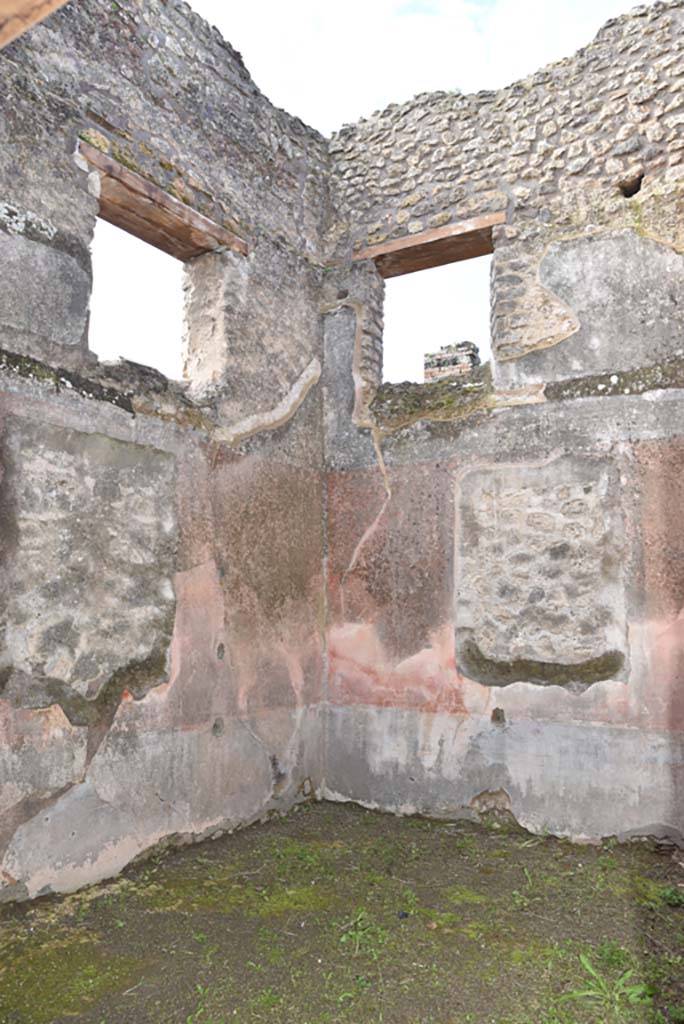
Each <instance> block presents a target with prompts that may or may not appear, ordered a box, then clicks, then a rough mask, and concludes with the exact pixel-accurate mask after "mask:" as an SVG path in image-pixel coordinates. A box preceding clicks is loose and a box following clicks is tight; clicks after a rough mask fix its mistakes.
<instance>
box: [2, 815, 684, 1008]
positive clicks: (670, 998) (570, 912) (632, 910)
mask: <svg viewBox="0 0 684 1024" xmlns="http://www.w3.org/2000/svg"><path fill="white" fill-rule="evenodd" d="M679 857H680V858H681V854H680V855H679ZM582 993H584V994H582ZM683 1020H684V874H683V873H682V870H681V868H680V867H678V866H677V863H676V858H673V857H672V856H670V855H667V856H663V855H662V853H659V852H658V851H657V850H656V849H655V848H654V847H653V846H651V845H650V844H648V843H634V844H630V845H618V844H616V843H612V842H607V843H604V844H603V845H602V846H598V847H573V846H571V845H570V844H568V843H565V842H561V841H558V840H554V839H550V838H545V837H539V836H530V835H529V834H527V833H525V832H524V831H522V830H521V829H519V828H518V827H517V826H515V825H514V824H512V823H511V822H510V820H509V819H506V818H504V817H499V818H492V819H490V820H489V821H488V822H487V823H486V824H485V825H474V824H472V823H466V822H453V823H448V822H430V821H426V820H424V819H397V818H392V817H389V816H383V815H380V814H376V813H373V812H368V811H364V810H361V809H360V808H357V807H353V806H339V805H317V806H313V805H312V806H307V807H303V808H301V809H300V810H299V811H298V812H297V813H296V814H292V815H290V816H289V817H287V818H284V819H277V820H273V821H271V822H269V823H268V824H266V825H262V826H259V827H255V828H253V829H248V830H246V831H245V832H242V833H240V834H239V835H236V836H232V837H225V838H223V839H221V840H218V841H216V842H213V843H212V842H209V843H204V844H202V845H200V846H196V847H189V848H185V849H183V850H176V851H169V852H167V853H165V854H161V855H159V856H158V857H155V858H154V859H152V860H150V861H148V862H146V863H145V864H142V865H139V866H137V867H134V868H132V869H130V870H128V871H127V872H125V874H124V876H123V877H122V878H120V879H118V880H116V881H115V882H112V883H109V884H105V885H102V886H98V887H94V888H92V889H90V890H88V891H86V892H84V893H81V894H77V895H75V896H71V897H67V898H64V899H57V898H49V899H45V900H40V901H38V902H36V903H34V904H24V905H21V906H18V907H16V908H5V909H4V911H3V912H2V916H1V917H0V1021H2V1024H57V1022H59V1024H66V1022H67V1021H69V1022H76V1024H134V1022H135V1024H229V1022H234V1021H237V1022H240V1024H246V1022H252V1021H267V1022H273V1024H279V1022H283V1024H284V1022H287V1024H292V1022H296V1024H336V1022H354V1024H359V1022H361V1024H365V1022H369V1024H374V1022H378V1024H380V1022H383V1024H390V1022H391V1024H493V1022H496V1024H616V1022H649V1024H674V1022H677V1021H680V1022H681V1021H683Z"/></svg>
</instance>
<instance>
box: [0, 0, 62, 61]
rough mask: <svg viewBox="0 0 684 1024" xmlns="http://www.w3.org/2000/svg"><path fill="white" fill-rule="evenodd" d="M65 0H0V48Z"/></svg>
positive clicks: (45, 16)
mask: <svg viewBox="0 0 684 1024" xmlns="http://www.w3.org/2000/svg"><path fill="white" fill-rule="evenodd" d="M66 2H67V0H0V50H1V49H2V48H3V46H7V44H8V43H11V42H12V40H13V39H16V38H17V36H20V35H22V33H24V32H26V31H27V30H28V29H30V28H31V27H32V26H33V25H35V24H36V23H37V22H39V21H42V20H43V18H47V16H48V14H52V12H53V11H56V10H57V9H58V8H59V7H64V4H65V3H66Z"/></svg>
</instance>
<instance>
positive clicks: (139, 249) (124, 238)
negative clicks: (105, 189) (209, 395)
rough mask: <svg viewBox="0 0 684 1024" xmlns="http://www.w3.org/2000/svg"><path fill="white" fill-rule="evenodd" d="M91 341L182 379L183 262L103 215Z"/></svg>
mask: <svg viewBox="0 0 684 1024" xmlns="http://www.w3.org/2000/svg"><path fill="white" fill-rule="evenodd" d="M92 258H93V291H92V297H91V301H90V330H89V345H90V349H91V351H92V352H94V353H95V354H96V355H97V356H98V358H99V359H102V360H114V359H118V358H120V357H121V358H124V359H129V360H131V361H132V362H135V363H142V364H143V365H145V366H151V367H154V369H156V370H159V371H160V372H161V373H163V374H164V376H166V377H170V378H172V379H175V380H178V379H180V377H181V376H182V373H183V357H182V349H181V340H182V332H183V264H182V263H181V262H180V261H179V260H177V259H174V258H173V257H172V256H169V255H167V254H166V253H165V252H162V251H161V250H160V249H157V248H155V247H154V246H152V245H148V244H147V242H143V241H141V240H140V239H139V238H136V237H135V236H134V235H131V234H128V232H126V231H123V230H121V229H120V228H117V227H115V226H114V225H113V224H109V223H107V221H104V220H102V219H99V218H98V221H97V224H96V227H95V236H94V239H93V246H92Z"/></svg>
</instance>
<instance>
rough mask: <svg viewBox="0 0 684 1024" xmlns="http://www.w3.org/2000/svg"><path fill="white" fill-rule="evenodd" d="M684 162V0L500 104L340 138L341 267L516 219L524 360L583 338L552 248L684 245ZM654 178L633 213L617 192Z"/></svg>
mask: <svg viewBox="0 0 684 1024" xmlns="http://www.w3.org/2000/svg"><path fill="white" fill-rule="evenodd" d="M683 153H684V2H682V0H670V2H666V3H656V4H654V5H653V6H649V7H645V8H639V9H637V10H636V11H634V12H632V13H631V14H628V15H625V16H624V17H621V18H618V19H614V20H613V21H611V22H609V23H608V24H607V25H606V26H605V27H604V28H603V29H602V30H601V31H600V32H599V34H598V36H597V38H596V40H595V41H594V42H593V43H592V44H591V45H589V46H587V47H585V48H584V49H582V50H580V51H579V52H578V53H577V54H575V56H574V57H571V58H568V59H566V60H563V61H560V62H558V63H556V64H553V65H551V66H549V67H547V68H545V69H543V70H541V71H538V72H536V73H535V74H533V75H530V76H529V77H528V78H526V79H525V80H523V81H521V82H517V83H515V84H513V85H511V86H510V87H508V88H505V89H502V90H501V91H499V92H480V93H477V94H475V95H463V94H461V93H460V92H457V91H454V92H436V93H423V94H420V95H418V96H416V97H415V98H414V99H412V100H410V101H409V102H408V103H404V104H401V105H399V104H392V105H391V106H389V107H388V108H387V109H386V110H384V111H380V112H376V113H375V114H374V115H373V117H371V118H369V119H364V120H361V121H360V122H359V123H358V124H356V125H347V126H345V127H344V128H342V129H341V131H339V132H338V133H337V134H336V135H334V136H333V137H332V139H331V140H330V154H331V159H332V188H333V193H334V197H335V203H336V206H337V209H338V211H339V213H340V216H341V217H342V218H344V219H346V220H347V221H348V222H349V225H350V230H349V232H348V233H347V235H346V238H345V242H344V244H343V243H342V242H340V243H339V245H338V252H337V255H338V256H339V257H340V258H343V257H344V256H348V255H349V251H350V250H352V251H353V250H357V249H359V248H363V247H364V246H366V245H377V244H381V243H383V242H385V241H389V240H391V239H394V238H397V237H402V236H407V235H412V234H418V233H420V232H422V231H426V230H429V229H433V228H438V227H442V226H444V225H446V224H450V223H455V222H458V221H462V220H466V219H468V218H470V217H474V216H480V215H484V214H488V213H493V212H498V211H506V215H507V222H506V224H505V225H504V226H501V227H499V228H497V229H495V231H494V236H493V237H494V247H495V255H494V263H493V269H492V282H493V291H492V344H493V349H494V351H495V352H496V354H497V357H498V358H499V359H506V358H517V357H519V356H520V355H522V354H524V353H525V352H526V351H530V350H533V349H535V348H537V347H546V346H548V345H553V344H555V343H556V342H558V341H560V340H562V339H563V338H565V337H567V336H568V335H569V334H571V333H573V331H574V330H575V329H576V326H577V325H576V321H574V319H573V317H572V315H571V313H570V311H568V310H567V309H566V308H565V307H564V306H563V304H562V303H560V302H559V301H556V300H555V298H554V297H553V296H551V295H550V294H549V293H548V292H547V291H546V290H545V289H543V288H542V287H541V285H540V284H539V281H538V268H539V264H540V262H541V260H542V258H543V256H544V253H545V251H546V249H547V247H548V246H549V244H550V243H551V242H552V241H555V240H558V239H559V238H564V237H573V236H576V235H577V234H580V233H582V232H584V231H589V230H591V231H596V230H599V231H605V230H621V229H623V228H627V227H631V228H634V229H636V230H638V231H641V232H643V233H645V234H647V235H649V236H651V237H653V238H655V239H657V240H659V241H663V242H665V243H666V244H669V245H672V246H673V247H674V248H678V247H679V246H681V245H684V239H682V238H681V234H682V231H681V227H679V226H678V225H677V224H676V223H675V222H674V219H673V217H672V215H671V214H668V213H667V210H668V209H670V210H671V209H672V207H673V204H674V205H675V206H677V204H678V202H679V200H678V199H677V196H678V195H679V194H680V192H681V189H682V181H683V179H684V162H683ZM641 175H643V176H644V188H643V191H642V192H640V194H639V197H638V199H637V200H632V201H627V200H626V199H625V197H624V196H623V194H622V192H621V191H620V186H621V185H624V184H628V183H629V182H630V181H633V180H635V179H638V178H639V176H641ZM665 196H667V197H668V201H667V202H665V201H662V202H661V201H660V200H664V199H665ZM663 211H665V212H663ZM338 237H339V238H342V237H343V236H342V233H341V232H340V233H339V236H338ZM345 245H346V248H345ZM371 385H372V381H371V379H370V378H369V386H371Z"/></svg>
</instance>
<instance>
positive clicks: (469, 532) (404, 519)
mask: <svg viewBox="0 0 684 1024" xmlns="http://www.w3.org/2000/svg"><path fill="white" fill-rule="evenodd" d="M683 17H684V4H682V3H681V2H680V0H677V2H669V3H658V4H655V5H653V6H652V7H650V8H647V9H640V10H639V11H638V12H637V13H636V14H633V15H629V16H626V17H625V18H622V19H618V20H617V21H615V22H613V23H609V25H608V26H606V28H605V29H604V30H603V31H602V32H601V33H600V34H599V36H598V38H597V40H596V41H595V42H594V43H593V44H591V46H589V47H587V48H586V49H585V50H583V51H581V52H580V53H579V54H577V55H576V56H575V57H573V58H570V59H569V60H568V61H564V62H561V63H560V64H558V65H554V66H552V67H551V68H547V69H545V70H543V71H541V72H539V73H537V74H536V75H533V76H531V77H530V78H529V79H527V80H525V81H524V82H522V83H517V84H516V85H514V86H511V87H510V88H508V89H505V90H502V91H501V92H500V93H496V94H480V95H478V96H475V97H464V96H460V95H456V94H444V93H438V94H434V95H423V96H420V97H417V98H416V99H415V100H413V101H411V102H409V103H408V104H404V105H402V106H393V107H391V108H389V109H388V110H387V111H385V112H382V113H380V114H379V115H377V116H376V117H374V118H373V119H371V120H369V121H364V122H361V123H360V124H359V125H357V126H352V127H347V128H345V129H343V130H342V131H341V132H340V133H339V134H338V135H337V136H335V137H334V138H333V139H332V140H330V142H329V143H326V141H325V140H323V139H322V138H321V137H320V136H319V135H317V133H315V132H313V131H311V130H310V129H308V128H306V127H305V126H304V125H302V124H301V122H299V121H297V120H296V119H294V118H291V117H290V116H289V115H287V114H285V113H283V112H282V111H278V110H276V109H274V108H273V107H272V106H271V104H270V103H269V102H268V101H267V100H266V99H265V98H264V97H263V96H261V94H260V93H259V91H258V89H257V88H256V86H255V85H254V84H253V83H252V81H251V79H250V78H249V76H248V74H247V72H246V70H245V68H244V65H243V64H242V61H241V59H240V57H239V55H238V54H236V53H235V51H234V50H233V49H232V48H231V47H230V46H229V45H228V44H227V43H225V42H224V41H223V40H222V39H221V38H220V37H219V36H218V34H217V33H216V32H215V31H212V30H210V29H209V28H208V26H206V25H205V24H204V23H203V22H202V21H201V20H200V19H199V18H197V17H196V16H195V15H194V14H193V13H192V12H191V11H190V9H189V8H188V7H187V6H186V5H184V4H182V3H178V2H176V0H172V2H170V3H162V2H161V0H144V2H142V3H138V2H134V0H122V2H120V3H117V4H114V5H111V4H109V3H107V2H105V0H79V2H77V3H76V4H73V5H67V7H65V8H64V10H63V11H61V12H60V13H59V14H57V15H55V16H53V17H52V18H50V19H49V20H48V21H47V22H45V23H44V24H43V25H42V26H40V27H38V28H36V29H35V30H33V31H32V32H31V33H29V34H28V35H26V36H25V37H23V38H22V39H20V40H19V41H17V42H16V43H14V44H12V45H11V46H10V47H9V48H8V49H7V50H6V51H3V54H2V56H0V76H1V78H2V83H3V92H2V99H0V110H1V112H2V119H0V142H1V145H0V183H1V184H2V195H0V269H2V271H3V275H4V277H5V279H6V280H11V281H12V282H13V289H12V294H11V298H9V299H8V300H6V301H5V302H4V304H2V306H0V350H1V351H0V380H1V383H2V391H0V450H1V452H2V467H3V476H2V479H1V482H0V488H1V489H0V500H1V502H2V529H1V531H0V543H1V545H2V550H1V552H0V554H1V557H2V564H3V576H2V579H3V590H2V595H1V597H2V609H3V611H2V614H3V618H2V648H1V649H0V686H1V687H2V692H0V778H1V779H2V787H1V789H0V809H1V811H2V815H3V818H2V820H3V826H2V830H0V879H1V880H2V884H3V886H4V888H3V890H2V893H3V896H4V897H5V898H20V897H25V896H34V895H37V894H38V893H41V892H45V891H50V890H68V889H73V888H76V887H78V886H79V885H82V884H86V883H88V882H91V881H93V880H95V879H97V878H101V877H104V876H106V875H110V874H113V873H115V872H116V871H118V870H119V869H120V868H121V867H122V866H123V865H124V864H125V863H127V862H128V861H129V860H130V859H132V858H133V857H135V856H138V855H139V854H141V853H143V852H144V851H145V850H148V849H150V848H151V847H153V846H154V845H155V844H157V843H160V842H165V841H169V840H173V841H187V840H190V839H194V838H197V837H200V836H203V835H205V834H212V833H215V832H217V831H221V830H223V829H232V828H235V827H238V826H240V825H243V824H245V823H247V822H250V821H254V820H256V819H258V818H259V817H261V816H263V815H265V814H268V813H271V812H273V811H278V810H284V809H286V808H287V807H289V806H290V805H291V804H292V803H293V802H294V801H296V800H298V799H303V798H306V797H307V796H310V795H312V794H313V793H315V794H318V795H327V796H329V797H331V798H334V799H356V800H361V801H364V802H367V803H370V804H375V805H377V806H381V807H384V808H386V809H389V810H395V811H411V810H416V809H417V810H420V811H422V812H424V813H428V814H437V815H442V814H445V815H455V814H459V813H472V810H473V809H475V810H476V809H477V808H478V807H481V806H486V804H487V800H488V797H487V794H488V793H499V794H500V795H501V794H502V795H501V799H502V800H504V802H506V803H507V805H508V806H510V808H511V809H512V811H513V813H514V814H515V815H516V816H517V817H518V818H519V820H520V821H522V822H523V823H524V824H526V825H527V826H529V827H531V828H533V829H537V830H542V829H544V828H546V829H550V830H552V831H554V832H558V833H561V834H566V835H573V836H580V835H581V836H584V837H588V838H596V837H598V836H601V835H606V834H612V833H620V834H630V833H638V832H668V833H670V834H673V835H681V833H682V831H684V793H683V791H682V783H681V779H682V775H683V773H684V749H683V747H684V732H683V730H684V706H683V705H682V696H681V695H682V693H683V692H684V688H683V687H682V666H683V665H684V653H683V652H684V630H683V629H682V625H681V620H682V610H681V585H680V583H681V581H680V578H679V577H680V576H681V573H680V572H679V569H680V562H681V551H680V548H681V547H682V545H681V543H680V538H681V535H682V529H681V523H680V522H679V518H678V512H677V510H678V509H679V508H680V506H681V501H680V500H679V497H680V496H679V489H680V488H679V489H678V484H677V479H678V475H681V474H679V468H680V463H681V459H682V452H681V449H682V444H683V440H682V437H683V435H684V429H683V428H682V422H683V421H682V409H683V405H682V399H683V393H684V386H683V385H684V369H683V366H684V364H683V359H684V350H683V349H682V343H681V337H682V329H683V327H684V324H683V323H682V309H684V271H683V269H682V268H683V266H684V264H683V262H682V259H683V257H682V255H681V254H682V252H684V187H683V186H684V177H683V176H684V164H683V163H682V152H683V151H684V122H683V121H682V118H683V117H684V95H683V89H682V82H683V74H684V73H683V71H682V66H683V62H682V59H681V57H682V47H683V46H684V43H683V41H682V40H683V38H684V33H682V31H681V29H682V27H683V26H682V19H683ZM79 137H81V138H87V139H88V141H89V142H90V143H91V144H92V145H94V146H96V147H97V148H100V149H102V150H103V151H105V152H107V153H108V154H109V155H110V156H111V157H113V158H114V159H116V160H118V161H119V162H120V163H121V164H123V165H124V166H126V167H128V168H130V169H132V170H134V171H135V172H136V173H139V174H141V175H142V176H143V177H144V178H145V179H146V180H148V181H150V182H152V183H154V184H155V185H157V186H159V187H161V188H163V189H165V190H166V191H167V192H168V193H169V194H172V195H174V196H175V197H176V198H178V199H180V200H181V201H182V202H185V203H187V204H188V205H189V206H190V207H192V208H193V209H196V210H198V211H200V212H202V213H204V214H205V215H206V216H208V217H210V218H212V219H213V220H215V221H216V222H218V223H219V224H222V225H224V226H226V227H228V228H230V229H231V230H234V231H235V232H237V233H238V234H241V235H242V236H243V237H245V238H246V239H247V240H248V242H249V255H248V256H244V255H240V254H237V253H235V252H217V253H213V252H212V253H208V254H206V255H203V256H200V257H198V258H197V259H194V260H192V261H191V263H190V264H189V265H188V268H187V274H186V299H187V304H186V310H187V314H188V320H189V325H188V336H187V339H186V379H185V380H184V381H183V382H170V381H167V380H165V379H164V378H163V377H162V376H161V375H160V374H158V373H156V371H153V370H149V369H146V368H143V367H139V366H136V365H135V364H130V363H129V364H126V363H120V364H97V362H96V361H95V360H94V357H93V356H92V355H91V354H89V353H88V350H87V308H88V301H89V290H90V256H89V244H90V240H91V237H92V230H93V225H94V220H95V217H96V214H97V191H98V189H97V182H96V181H95V180H94V179H93V177H92V174H91V173H89V171H88V170H87V168H86V167H85V165H84V163H83V161H82V160H80V158H75V157H74V153H75V148H76V145H77V141H78V138H79ZM642 174H643V180H640V176H641V175H642ZM639 185H640V188H639V189H638V190H636V191H634V190H635V189H637V186H639ZM625 191H626V192H632V194H631V195H630V196H626V195H624V194H623V192H625ZM493 210H505V211H506V223H505V224H504V225H502V226H500V227H498V228H496V229H495V231H494V249H495V251H494V260H493V268H492V310H493V340H494V356H495V358H494V360H493V363H492V365H491V366H489V365H488V366H485V367H480V368H477V369H476V370H475V371H474V372H473V373H472V375H470V376H469V377H467V378H464V379H461V380H458V381H452V380H448V379H446V380H443V381H436V382H433V383H431V384H428V385H426V386H420V385H382V383H381V382H382V331H383V317H382V303H383V293H384V287H383V280H382V277H381V276H380V274H379V273H378V270H377V268H376V266H375V264H374V263H373V262H372V261H369V260H365V261H363V260H362V261H357V262H352V261H351V259H350V257H351V254H352V252H353V251H355V250H357V249H358V248H359V247H361V246H363V245H365V244H367V243H371V242H374V241H376V242H377V241H381V240H383V239H389V238H396V237H399V236H403V235H406V234H409V235H413V234H415V233H418V232H420V231H421V230H423V229H424V228H429V227H438V226H441V225H444V224H447V223H452V222H457V221H462V220H464V219H465V218H468V217H470V216H474V215H480V214H485V213H488V212H491V211H493ZM424 347H425V349H426V350H428V349H429V348H430V347H431V345H430V339H429V337H426V338H425V343H424Z"/></svg>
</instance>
